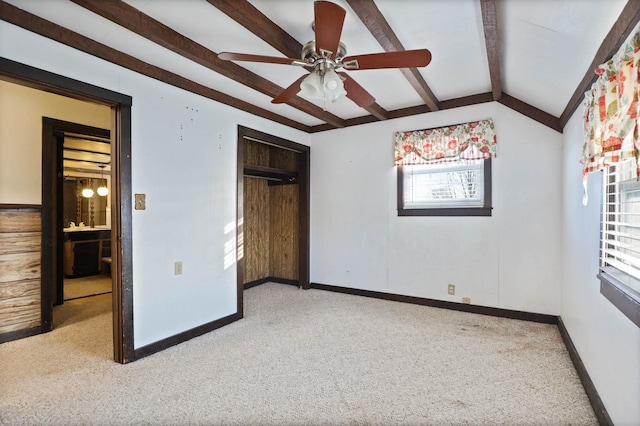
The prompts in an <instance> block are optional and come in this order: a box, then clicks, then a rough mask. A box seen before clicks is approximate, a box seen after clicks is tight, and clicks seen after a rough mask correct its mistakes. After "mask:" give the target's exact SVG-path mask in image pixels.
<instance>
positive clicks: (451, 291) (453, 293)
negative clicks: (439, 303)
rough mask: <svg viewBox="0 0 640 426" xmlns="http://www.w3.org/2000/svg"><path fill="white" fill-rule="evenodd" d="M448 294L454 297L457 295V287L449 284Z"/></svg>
mask: <svg viewBox="0 0 640 426" xmlns="http://www.w3.org/2000/svg"><path fill="white" fill-rule="evenodd" d="M447 292H448V293H449V294H450V295H451V296H454V295H455V294H456V286H455V285H453V284H449V287H447Z"/></svg>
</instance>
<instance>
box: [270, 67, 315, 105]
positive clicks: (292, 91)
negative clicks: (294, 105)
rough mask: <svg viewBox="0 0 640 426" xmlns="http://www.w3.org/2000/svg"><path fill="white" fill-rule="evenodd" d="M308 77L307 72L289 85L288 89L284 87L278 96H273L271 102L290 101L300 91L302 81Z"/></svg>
mask: <svg viewBox="0 0 640 426" xmlns="http://www.w3.org/2000/svg"><path fill="white" fill-rule="evenodd" d="M306 77H307V75H306V74H305V75H303V76H302V77H300V78H299V79H297V80H296V81H294V82H293V84H291V86H289V87H287V88H286V89H284V91H283V92H282V93H280V94H279V95H278V96H276V97H275V98H273V99H272V100H271V103H272V104H286V103H287V102H289V99H291V98H293V97H294V96H295V95H297V94H298V92H299V91H300V83H302V80H304V79H305V78H306Z"/></svg>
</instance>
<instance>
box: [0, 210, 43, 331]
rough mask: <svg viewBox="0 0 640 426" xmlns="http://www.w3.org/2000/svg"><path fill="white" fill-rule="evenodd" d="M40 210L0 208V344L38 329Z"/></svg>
mask: <svg viewBox="0 0 640 426" xmlns="http://www.w3.org/2000/svg"><path fill="white" fill-rule="evenodd" d="M41 229H42V228H41V219H40V207H32V206H30V207H27V206H2V205H0V342H2V341H5V340H7V339H3V338H2V337H3V335H5V334H6V333H13V332H17V331H21V330H26V329H30V328H34V327H38V326H40V325H41V323H42V320H41V303H40V294H41V284H40V280H41V272H40V271H41V265H40V263H41V250H40V244H41V243H40V242H41V239H42V231H41Z"/></svg>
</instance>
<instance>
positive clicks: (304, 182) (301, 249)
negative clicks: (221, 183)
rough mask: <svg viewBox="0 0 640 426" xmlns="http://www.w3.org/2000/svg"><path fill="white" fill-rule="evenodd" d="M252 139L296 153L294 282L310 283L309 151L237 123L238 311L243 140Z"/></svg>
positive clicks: (241, 270)
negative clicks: (296, 233) (296, 257)
mask: <svg viewBox="0 0 640 426" xmlns="http://www.w3.org/2000/svg"><path fill="white" fill-rule="evenodd" d="M245 140H253V141H256V142H260V143H264V144H267V145H272V146H275V147H278V148H283V149H287V150H290V151H294V152H296V153H297V154H298V155H299V156H300V157H299V164H298V168H299V170H298V179H299V182H298V185H299V198H298V200H299V201H298V216H299V232H300V233H299V243H298V271H299V276H298V280H299V281H298V286H299V287H300V288H302V289H305V290H308V289H309V287H310V277H309V264H310V259H309V253H310V251H309V241H310V236H309V229H310V228H309V217H310V213H309V212H310V210H311V207H310V192H311V191H310V180H309V178H310V151H311V148H310V147H309V146H307V145H302V144H300V143H297V142H293V141H290V140H287V139H283V138H280V137H278V136H273V135H270V134H267V133H264V132H261V131H258V130H254V129H250V128H248V127H244V126H241V125H239V126H238V157H237V161H238V169H237V175H238V201H237V217H238V220H237V224H238V226H237V250H238V256H237V257H238V262H237V285H238V309H239V312H242V304H243V303H242V300H243V299H242V291H243V290H244V256H243V255H242V253H243V251H244V247H243V241H244V238H243V234H244V227H243V223H244V141H245Z"/></svg>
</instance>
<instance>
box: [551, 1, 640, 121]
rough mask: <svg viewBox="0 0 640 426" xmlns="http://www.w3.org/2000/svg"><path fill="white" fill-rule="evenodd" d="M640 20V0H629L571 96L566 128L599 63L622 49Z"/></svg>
mask: <svg viewBox="0 0 640 426" xmlns="http://www.w3.org/2000/svg"><path fill="white" fill-rule="evenodd" d="M638 22H640V0H629V1H628V2H627V5H626V6H625V7H624V9H622V12H621V13H620V16H619V17H618V19H617V21H616V23H615V24H613V27H611V30H610V31H609V34H607V36H606V37H605V38H604V40H603V41H602V44H601V45H600V48H599V49H598V51H597V52H596V55H595V57H594V58H593V61H591V64H590V65H589V68H587V72H586V73H585V75H584V77H583V78H582V81H580V84H578V87H577V88H576V91H575V92H574V93H573V96H571V99H570V100H569V103H568V104H567V106H566V108H565V109H564V111H563V112H562V115H561V116H560V126H561V127H563V128H564V126H566V124H567V122H568V121H569V119H570V118H571V116H572V115H573V113H574V112H575V110H576V109H577V108H578V105H580V104H581V103H582V100H583V99H584V92H586V91H587V90H589V88H590V87H591V85H592V84H593V82H594V81H596V77H597V76H596V73H595V70H596V68H598V66H599V65H601V64H603V63H605V62H606V61H608V60H609V59H610V58H611V57H612V56H613V54H614V53H615V52H616V51H617V50H618V49H620V46H622V44H623V43H624V42H625V40H626V39H627V37H628V36H629V34H631V31H633V29H634V28H635V26H636V25H637V24H638Z"/></svg>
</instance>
